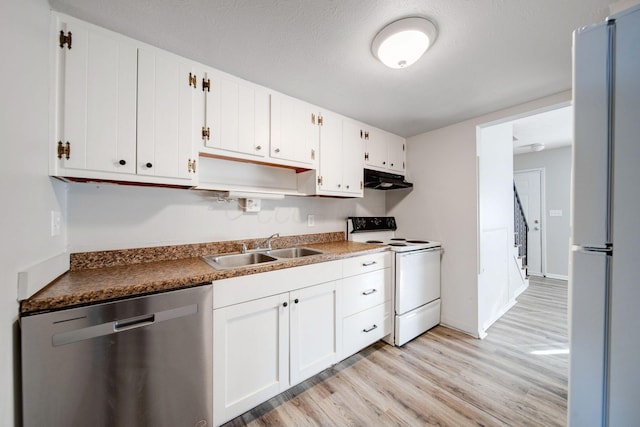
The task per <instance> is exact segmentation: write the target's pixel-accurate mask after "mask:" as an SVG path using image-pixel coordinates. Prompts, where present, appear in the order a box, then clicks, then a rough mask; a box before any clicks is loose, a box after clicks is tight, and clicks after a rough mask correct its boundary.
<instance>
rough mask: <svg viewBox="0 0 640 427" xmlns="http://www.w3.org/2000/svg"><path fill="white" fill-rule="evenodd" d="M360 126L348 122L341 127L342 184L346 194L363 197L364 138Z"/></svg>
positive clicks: (345, 121)
mask: <svg viewBox="0 0 640 427" xmlns="http://www.w3.org/2000/svg"><path fill="white" fill-rule="evenodd" d="M361 129H362V126H360V125H359V124H357V123H355V122H352V121H350V120H343V125H342V183H343V188H344V190H343V191H345V192H346V193H352V194H355V195H357V196H358V197H362V196H363V195H364V193H363V192H364V183H363V175H364V161H363V156H362V151H363V149H364V136H363V135H362V132H361Z"/></svg>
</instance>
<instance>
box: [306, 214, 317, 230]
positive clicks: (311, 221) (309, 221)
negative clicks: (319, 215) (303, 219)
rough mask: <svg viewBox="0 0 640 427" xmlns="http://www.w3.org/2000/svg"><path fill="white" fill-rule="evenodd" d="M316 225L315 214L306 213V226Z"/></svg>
mask: <svg viewBox="0 0 640 427" xmlns="http://www.w3.org/2000/svg"><path fill="white" fill-rule="evenodd" d="M315 225H316V216H315V215H307V227H313V226H315Z"/></svg>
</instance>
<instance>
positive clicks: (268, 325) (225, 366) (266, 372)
mask: <svg viewBox="0 0 640 427" xmlns="http://www.w3.org/2000/svg"><path fill="white" fill-rule="evenodd" d="M287 388H289V293H288V292H287V293H283V294H279V295H274V296H271V297H267V298H261V299H257V300H253V301H249V302H245V303H242V304H236V305H231V306H228V307H223V308H219V309H217V310H214V311H213V414H214V415H213V417H214V425H220V424H222V423H223V422H225V421H227V420H229V419H231V418H233V417H236V416H238V415H240V414H242V413H243V412H245V411H248V410H249V409H251V408H253V407H254V406H257V405H259V404H260V403H262V402H264V401H265V400H267V399H270V398H271V397H273V396H275V395H276V394H278V393H281V392H282V391H284V390H286V389H287Z"/></svg>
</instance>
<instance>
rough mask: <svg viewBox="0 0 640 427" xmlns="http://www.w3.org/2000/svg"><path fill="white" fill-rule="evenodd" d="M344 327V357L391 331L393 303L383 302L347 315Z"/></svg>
mask: <svg viewBox="0 0 640 427" xmlns="http://www.w3.org/2000/svg"><path fill="white" fill-rule="evenodd" d="M342 328H343V329H342V339H343V345H342V348H343V351H344V357H343V358H346V357H349V356H351V355H352V354H355V353H357V352H358V351H360V350H362V349H363V348H365V347H366V346H368V345H370V344H373V343H374V342H376V341H378V340H379V339H381V338H382V337H384V336H385V335H387V334H389V333H390V332H391V304H390V303H388V302H387V303H383V304H380V305H377V306H375V307H372V308H370V309H368V310H365V311H362V312H360V313H357V314H354V315H352V316H349V317H345V319H344V322H343V324H342Z"/></svg>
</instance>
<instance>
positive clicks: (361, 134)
mask: <svg viewBox="0 0 640 427" xmlns="http://www.w3.org/2000/svg"><path fill="white" fill-rule="evenodd" d="M362 138H364V132H363V131H362V129H360V139H362Z"/></svg>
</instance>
